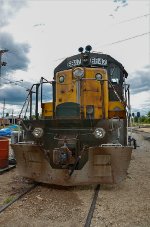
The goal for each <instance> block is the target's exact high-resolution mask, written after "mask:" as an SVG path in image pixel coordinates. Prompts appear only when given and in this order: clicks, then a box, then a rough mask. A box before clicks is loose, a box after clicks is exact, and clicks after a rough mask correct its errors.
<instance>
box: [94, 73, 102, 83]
mask: <svg viewBox="0 0 150 227" xmlns="http://www.w3.org/2000/svg"><path fill="white" fill-rule="evenodd" d="M95 79H96V80H98V81H100V80H102V79H103V76H102V75H101V74H100V73H97V74H96V75H95Z"/></svg>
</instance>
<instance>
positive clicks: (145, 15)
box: [117, 13, 150, 24]
mask: <svg viewBox="0 0 150 227" xmlns="http://www.w3.org/2000/svg"><path fill="white" fill-rule="evenodd" d="M149 15H150V13H148V14H144V15H141V16H138V17H133V18H131V19H128V20H124V21H120V22H119V23H117V24H124V23H126V22H130V21H133V20H137V19H139V18H142V17H147V16H149Z"/></svg>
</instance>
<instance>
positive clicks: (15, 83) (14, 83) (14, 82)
mask: <svg viewBox="0 0 150 227" xmlns="http://www.w3.org/2000/svg"><path fill="white" fill-rule="evenodd" d="M2 79H4V80H7V81H9V82H10V83H12V84H13V85H17V86H20V87H23V88H25V89H28V88H27V87H24V86H23V85H21V84H17V82H19V81H12V80H9V79H6V78H4V77H2Z"/></svg>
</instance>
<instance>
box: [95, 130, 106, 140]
mask: <svg viewBox="0 0 150 227" xmlns="http://www.w3.org/2000/svg"><path fill="white" fill-rule="evenodd" d="M94 136H95V137H96V138H97V139H102V138H103V137H104V136H105V130H104V129H103V128H96V129H95V131H94Z"/></svg>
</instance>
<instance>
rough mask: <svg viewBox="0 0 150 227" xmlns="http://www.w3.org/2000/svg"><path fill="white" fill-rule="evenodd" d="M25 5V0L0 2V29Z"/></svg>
mask: <svg viewBox="0 0 150 227" xmlns="http://www.w3.org/2000/svg"><path fill="white" fill-rule="evenodd" d="M26 3H27V2H26V1H25V0H20V1H18V0H0V27H4V26H6V25H8V24H9V22H10V20H11V19H12V18H13V17H14V16H15V14H16V13H17V12H18V11H19V10H20V9H21V8H22V7H24V6H25V5H26Z"/></svg>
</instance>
